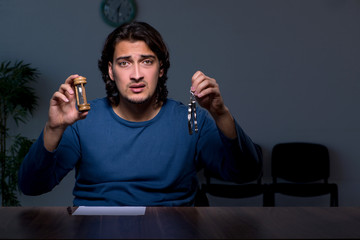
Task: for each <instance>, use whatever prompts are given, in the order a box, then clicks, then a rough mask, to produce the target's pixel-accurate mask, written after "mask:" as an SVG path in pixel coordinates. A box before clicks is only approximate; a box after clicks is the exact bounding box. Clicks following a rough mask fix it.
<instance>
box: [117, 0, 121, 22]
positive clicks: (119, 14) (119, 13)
mask: <svg viewBox="0 0 360 240" xmlns="http://www.w3.org/2000/svg"><path fill="white" fill-rule="evenodd" d="M120 9H121V3H120V5H119V7H118V8H117V9H116V11H117V22H119V18H120V16H121V12H120Z"/></svg>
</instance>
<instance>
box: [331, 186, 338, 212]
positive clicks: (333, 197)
mask: <svg viewBox="0 0 360 240" xmlns="http://www.w3.org/2000/svg"><path fill="white" fill-rule="evenodd" d="M331 186H332V188H331V192H330V206H331V207H338V206H339V193H338V187H337V185H336V184H333V185H331Z"/></svg>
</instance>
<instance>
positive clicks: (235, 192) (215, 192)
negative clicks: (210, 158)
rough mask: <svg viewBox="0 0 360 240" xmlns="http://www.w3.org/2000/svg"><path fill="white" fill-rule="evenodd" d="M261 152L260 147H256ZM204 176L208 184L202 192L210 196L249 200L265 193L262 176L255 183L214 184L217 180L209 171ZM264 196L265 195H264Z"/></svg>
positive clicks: (204, 185) (203, 187)
mask: <svg viewBox="0 0 360 240" xmlns="http://www.w3.org/2000/svg"><path fill="white" fill-rule="evenodd" d="M256 146H257V147H258V149H259V151H261V148H260V146H259V145H256ZM204 176H205V179H206V183H205V184H203V185H202V188H201V189H202V191H203V192H204V193H207V194H210V195H212V196H216V197H223V198H231V199H239V198H249V197H255V196H259V195H263V193H264V191H265V185H264V184H262V180H261V179H262V174H261V176H260V177H259V178H258V179H253V181H250V182H246V183H241V184H237V183H227V182H224V181H222V182H221V183H213V182H212V180H214V179H217V178H216V177H214V176H212V175H211V174H210V173H209V172H208V171H204ZM263 196H264V195H263ZM265 202H268V201H265V200H264V199H263V205H264V206H265Z"/></svg>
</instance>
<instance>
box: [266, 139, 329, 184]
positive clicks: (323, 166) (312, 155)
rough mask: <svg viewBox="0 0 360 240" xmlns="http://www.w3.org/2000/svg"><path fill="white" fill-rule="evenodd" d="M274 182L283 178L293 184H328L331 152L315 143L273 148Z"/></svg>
mask: <svg viewBox="0 0 360 240" xmlns="http://www.w3.org/2000/svg"><path fill="white" fill-rule="evenodd" d="M271 174H272V177H273V181H274V182H276V181H277V178H282V179H284V180H287V181H291V182H299V183H300V182H302V183H307V182H314V181H319V180H324V181H325V182H327V179H328V178H329V174H330V160H329V151H328V149H327V147H325V146H324V145H321V144H315V143H303V142H292V143H280V144H277V145H275V146H274V147H273V150H272V156H271Z"/></svg>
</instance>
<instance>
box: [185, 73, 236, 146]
mask: <svg viewBox="0 0 360 240" xmlns="http://www.w3.org/2000/svg"><path fill="white" fill-rule="evenodd" d="M191 91H192V92H193V93H194V95H195V96H196V98H197V102H198V103H199V104H200V106H202V107H203V108H205V109H206V110H208V111H209V112H210V114H211V116H212V117H213V118H214V120H215V122H216V125H217V126H218V128H219V129H220V130H221V131H222V133H223V134H224V135H225V136H226V137H228V138H230V139H235V138H236V137H237V133H236V128H235V123H234V119H233V117H232V115H231V113H230V111H229V109H228V108H227V107H226V106H225V104H224V101H223V98H222V97H221V94H220V89H219V85H218V84H217V82H216V80H215V79H213V78H210V77H208V76H206V75H205V74H204V73H202V72H200V71H197V72H196V73H195V74H194V75H193V77H192V85H191Z"/></svg>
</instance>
